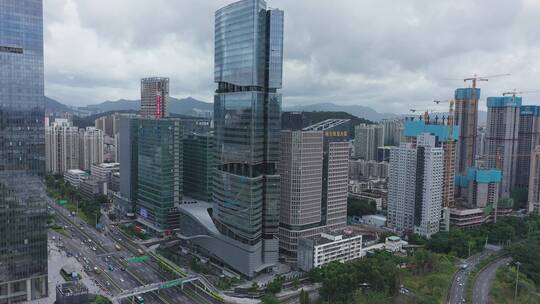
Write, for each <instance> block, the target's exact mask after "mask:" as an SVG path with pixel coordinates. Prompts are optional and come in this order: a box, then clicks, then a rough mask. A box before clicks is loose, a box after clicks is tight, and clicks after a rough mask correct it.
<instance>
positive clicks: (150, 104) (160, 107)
mask: <svg viewBox="0 0 540 304" xmlns="http://www.w3.org/2000/svg"><path fill="white" fill-rule="evenodd" d="M168 108H169V78H164V77H151V78H143V79H141V115H142V117H145V118H150V117H153V118H156V119H160V118H163V117H167V116H169V109H168Z"/></svg>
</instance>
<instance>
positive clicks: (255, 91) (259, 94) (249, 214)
mask: <svg viewBox="0 0 540 304" xmlns="http://www.w3.org/2000/svg"><path fill="white" fill-rule="evenodd" d="M215 39H216V40H215V71H214V72H215V81H216V82H217V83H218V89H217V90H216V96H215V99H214V119H215V136H216V147H217V160H216V162H217V172H216V179H215V189H214V202H215V205H216V208H215V209H216V210H215V216H214V218H215V220H216V225H217V227H218V229H219V230H220V231H221V233H223V234H224V235H226V236H228V237H229V238H231V239H233V240H236V241H238V242H240V243H241V244H243V245H247V246H251V247H249V249H248V250H249V251H250V255H251V256H252V258H250V260H251V261H255V263H253V269H250V270H249V271H248V273H245V274H247V275H249V276H251V275H252V274H253V273H254V272H256V271H260V270H263V269H264V268H268V267H272V266H273V265H274V264H275V263H276V262H277V252H278V243H277V229H278V224H279V184H280V183H279V175H278V173H277V164H278V161H279V138H280V128H281V121H280V116H281V94H279V93H278V92H277V89H279V88H281V85H282V66H283V11H280V10H267V9H266V2H265V1H262V0H243V1H239V2H236V3H233V4H230V5H228V6H226V7H224V8H222V9H220V10H218V11H217V12H216V24H215ZM244 272H245V271H244Z"/></svg>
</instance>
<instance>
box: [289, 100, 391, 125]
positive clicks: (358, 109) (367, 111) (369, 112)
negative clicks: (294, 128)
mask: <svg viewBox="0 0 540 304" xmlns="http://www.w3.org/2000/svg"><path fill="white" fill-rule="evenodd" d="M284 110H285V111H308V112H311V111H328V112H347V113H349V114H351V115H354V116H356V117H359V118H364V119H367V120H371V121H381V120H383V119H394V118H399V117H400V116H401V115H398V114H393V113H379V112H377V111H375V110H373V109H372V108H370V107H366V106H360V105H337V104H334V103H317V104H311V105H299V106H291V107H285V108H284Z"/></svg>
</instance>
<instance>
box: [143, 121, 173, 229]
mask: <svg viewBox="0 0 540 304" xmlns="http://www.w3.org/2000/svg"><path fill="white" fill-rule="evenodd" d="M134 121H135V122H136V124H137V131H136V132H137V134H136V136H137V140H136V141H137V172H136V173H135V174H137V188H136V190H137V195H136V197H137V200H136V201H135V204H136V211H137V215H138V217H137V220H138V221H139V222H140V223H142V224H143V225H145V226H146V227H148V228H150V229H152V230H154V231H155V232H156V233H158V234H163V233H166V232H167V230H169V229H170V228H171V225H172V223H171V220H174V219H171V218H170V215H171V214H172V213H173V210H174V208H175V204H180V203H181V202H182V125H181V123H180V120H178V119H135V120H134Z"/></svg>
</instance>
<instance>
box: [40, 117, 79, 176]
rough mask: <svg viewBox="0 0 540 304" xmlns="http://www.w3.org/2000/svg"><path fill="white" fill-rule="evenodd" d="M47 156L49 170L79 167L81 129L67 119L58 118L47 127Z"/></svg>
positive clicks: (46, 165) (57, 171) (66, 169)
mask: <svg viewBox="0 0 540 304" xmlns="http://www.w3.org/2000/svg"><path fill="white" fill-rule="evenodd" d="M45 158H46V159H45V167H46V170H47V172H51V173H64V172H66V171H68V170H70V169H77V168H79V129H78V128H77V127H74V126H73V125H72V124H71V122H69V121H68V120H67V119H59V118H57V119H56V120H55V121H54V122H53V123H52V124H51V125H50V126H46V127H45Z"/></svg>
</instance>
